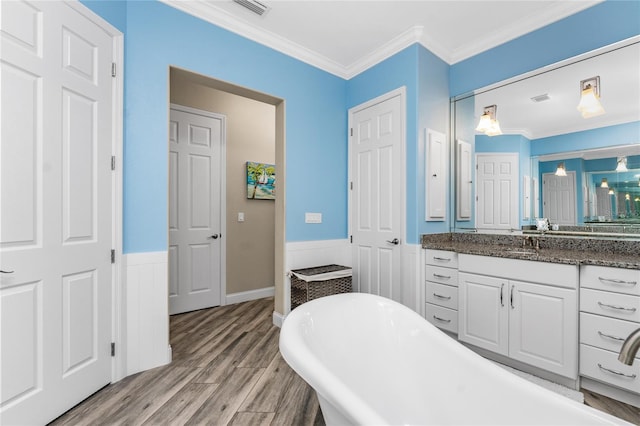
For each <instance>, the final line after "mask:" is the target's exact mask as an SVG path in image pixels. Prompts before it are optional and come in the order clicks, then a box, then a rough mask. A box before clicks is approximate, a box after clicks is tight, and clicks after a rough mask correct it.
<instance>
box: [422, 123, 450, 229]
mask: <svg viewBox="0 0 640 426" xmlns="http://www.w3.org/2000/svg"><path fill="white" fill-rule="evenodd" d="M426 141H427V149H426V155H427V158H426V165H427V170H426V188H427V189H426V191H427V193H426V212H427V214H426V217H425V220H433V221H442V220H444V219H445V216H446V214H447V179H446V178H447V138H446V136H445V135H444V134H442V133H438V132H435V131H433V130H431V129H427V134H426Z"/></svg>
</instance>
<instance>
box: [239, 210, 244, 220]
mask: <svg viewBox="0 0 640 426" xmlns="http://www.w3.org/2000/svg"><path fill="white" fill-rule="evenodd" d="M238 222H244V212H238Z"/></svg>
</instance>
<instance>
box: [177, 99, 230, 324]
mask: <svg viewBox="0 0 640 426" xmlns="http://www.w3.org/2000/svg"><path fill="white" fill-rule="evenodd" d="M224 131H225V122H224V116H221V115H217V114H213V113H209V112H205V111H199V110H194V109H191V108H187V107H181V106H178V105H172V107H171V118H170V122H169V313H170V314H171V315H173V314H178V313H181V312H188V311H193V310H196V309H203V308H210V307H212V306H218V305H220V301H221V291H222V290H221V285H222V277H223V271H222V254H223V249H222V245H223V242H222V241H223V237H224V235H223V233H222V223H223V222H222V219H221V216H222V207H221V206H222V196H223V195H222V194H223V185H222V183H223V176H224V174H223V173H222V167H223V165H224V160H223V158H222V153H223V146H224V134H225V133H224Z"/></svg>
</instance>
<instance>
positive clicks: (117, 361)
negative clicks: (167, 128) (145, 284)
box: [111, 32, 127, 382]
mask: <svg viewBox="0 0 640 426" xmlns="http://www.w3.org/2000/svg"><path fill="white" fill-rule="evenodd" d="M113 46H114V62H115V63H116V68H117V71H118V72H117V73H116V77H115V78H114V79H113V80H114V88H113V90H114V105H113V119H114V124H113V126H114V129H113V132H114V136H113V148H112V155H113V156H115V158H116V164H115V166H116V167H115V170H114V171H113V172H112V174H113V176H112V178H113V186H112V188H113V189H112V199H113V201H112V203H113V205H112V208H113V215H112V216H113V217H112V220H113V225H112V232H113V241H114V243H113V248H114V250H115V252H116V256H115V264H114V265H113V268H112V275H113V280H114V281H113V296H112V297H113V299H112V302H111V303H112V306H113V309H112V319H111V321H112V340H111V341H112V342H114V343H115V344H116V348H119V349H118V350H116V353H115V355H114V356H113V362H112V366H111V381H112V382H117V381H118V380H120V379H122V378H124V377H125V375H126V371H127V363H126V360H127V356H126V354H127V345H126V343H125V342H126V341H127V334H126V329H127V316H126V299H125V294H126V288H127V281H126V279H125V276H124V268H123V261H122V238H123V229H122V221H123V219H122V215H123V200H122V196H123V174H122V172H123V167H122V166H123V162H124V155H123V132H124V130H123V129H124V124H123V121H124V116H123V111H124V35H123V34H122V33H120V32H118V35H116V36H115V37H114V39H113Z"/></svg>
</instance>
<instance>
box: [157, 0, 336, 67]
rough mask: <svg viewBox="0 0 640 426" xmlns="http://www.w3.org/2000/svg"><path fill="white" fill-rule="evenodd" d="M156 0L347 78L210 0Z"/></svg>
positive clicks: (321, 59)
mask: <svg viewBox="0 0 640 426" xmlns="http://www.w3.org/2000/svg"><path fill="white" fill-rule="evenodd" d="M160 1H161V2H162V3H165V4H167V5H168V6H171V7H173V8H175V9H178V10H180V11H182V12H185V13H188V14H189V15H192V16H195V17H196V18H199V19H202V20H204V21H207V22H209V23H211V24H213V25H216V26H218V27H220V28H223V29H225V30H227V31H231V32H232V33H235V34H238V35H240V36H242V37H245V38H247V39H249V40H251V41H254V42H256V43H259V44H262V45H263V46H267V47H270V48H272V49H274V50H276V51H278V52H280V53H284V54H285V55H287V56H290V57H292V58H295V59H298V60H300V61H302V62H305V63H307V64H309V65H312V66H314V67H316V68H320V69H321V70H324V71H327V72H329V73H331V74H334V75H337V76H338V77H342V78H348V74H347V68H346V67H344V66H343V65H341V64H339V63H337V62H335V61H333V60H331V59H329V58H327V57H326V56H323V55H321V54H319V53H318V52H315V51H313V50H310V49H307V48H306V47H304V46H302V45H300V44H297V43H295V42H293V41H291V40H288V39H286V38H284V37H282V36H280V35H278V34H275V33H273V32H271V31H267V30H265V29H262V28H258V27H255V26H253V25H250V24H248V23H246V22H244V21H242V20H240V19H238V18H237V17H235V16H234V15H232V14H230V13H229V12H227V11H226V10H224V9H221V8H219V7H216V6H215V5H213V4H212V3H211V2H203V1H184V0H182V1H180V0H160Z"/></svg>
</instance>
